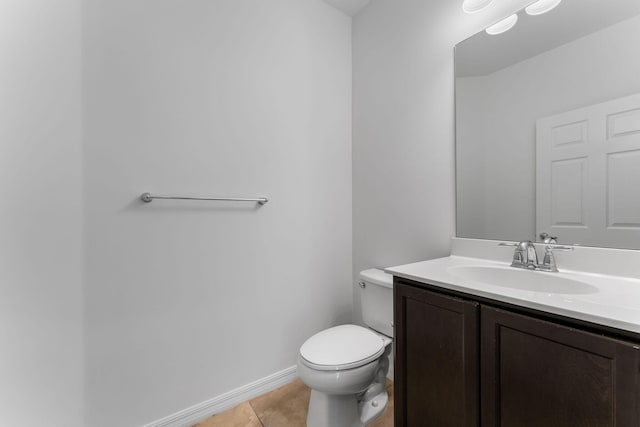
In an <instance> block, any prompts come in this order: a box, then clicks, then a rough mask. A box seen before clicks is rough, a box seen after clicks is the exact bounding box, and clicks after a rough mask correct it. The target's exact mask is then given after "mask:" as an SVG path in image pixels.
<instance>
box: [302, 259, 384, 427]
mask: <svg viewBox="0 0 640 427" xmlns="http://www.w3.org/2000/svg"><path fill="white" fill-rule="evenodd" d="M359 285H360V297H361V298H360V300H361V307H362V317H363V320H364V323H365V325H367V326H368V327H367V328H365V327H362V326H358V325H341V326H336V327H333V328H329V329H326V330H324V331H321V332H318V333H317V334H315V335H314V336H312V337H311V338H309V339H308V340H307V341H305V343H304V344H302V347H300V352H299V354H298V376H299V377H300V379H301V380H302V381H303V382H304V383H305V384H306V385H307V386H308V387H309V388H310V389H311V397H310V399H309V413H308V415H307V427H364V426H366V425H368V424H370V423H371V422H373V421H374V420H375V419H376V418H378V417H379V416H380V415H382V413H383V412H384V410H385V408H386V407H387V403H388V401H389V396H388V394H387V390H386V377H387V374H388V372H389V366H390V363H391V361H390V356H391V354H392V337H393V277H392V276H391V275H389V274H387V273H385V272H383V271H382V270H377V269H371V270H365V271H363V272H361V273H360V281H359Z"/></svg>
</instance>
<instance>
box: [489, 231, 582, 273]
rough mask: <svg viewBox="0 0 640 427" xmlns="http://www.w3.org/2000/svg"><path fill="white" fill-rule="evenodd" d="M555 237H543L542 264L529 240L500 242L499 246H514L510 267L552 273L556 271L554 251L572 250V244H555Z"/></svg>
mask: <svg viewBox="0 0 640 427" xmlns="http://www.w3.org/2000/svg"><path fill="white" fill-rule="evenodd" d="M556 239H557V238H556V237H551V236H547V237H545V239H544V243H545V244H546V246H545V252H544V258H543V259H542V264H539V263H538V253H537V252H536V246H535V244H534V243H533V242H532V241H530V240H524V241H522V242H519V243H500V244H499V246H515V248H516V249H515V251H514V252H513V262H512V263H511V267H515V268H524V269H526V270H537V271H548V272H552V273H557V272H558V265H557V264H556V257H555V256H554V255H553V252H554V251H572V250H573V247H572V246H562V245H558V244H557V240H556Z"/></svg>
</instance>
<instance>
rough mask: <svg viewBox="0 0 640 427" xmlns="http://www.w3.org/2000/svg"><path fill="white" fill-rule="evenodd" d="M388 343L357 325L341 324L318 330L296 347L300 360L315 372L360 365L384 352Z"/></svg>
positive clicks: (371, 360) (351, 367)
mask: <svg viewBox="0 0 640 427" xmlns="http://www.w3.org/2000/svg"><path fill="white" fill-rule="evenodd" d="M387 344H388V342H385V340H384V339H383V338H382V337H381V336H380V335H378V334H376V333H375V332H373V331H371V330H369V329H367V328H363V327H362V326H357V325H341V326H336V327H334V328H330V329H326V330H324V331H322V332H318V333H317V334H315V335H314V336H312V337H311V338H309V339H308V340H307V341H305V343H304V344H303V345H302V347H300V361H301V362H302V363H303V364H304V365H306V366H307V367H309V368H311V369H315V370H319V371H339V370H345V369H354V368H358V367H360V366H364V365H366V364H367V363H371V362H373V361H375V360H376V359H378V358H379V357H380V356H382V354H383V353H384V350H385V346H386V345H387Z"/></svg>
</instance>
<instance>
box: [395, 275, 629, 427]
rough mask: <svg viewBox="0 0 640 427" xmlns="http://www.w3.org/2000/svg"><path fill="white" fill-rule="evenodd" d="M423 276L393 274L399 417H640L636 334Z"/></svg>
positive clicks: (503, 421) (408, 421)
mask: <svg viewBox="0 0 640 427" xmlns="http://www.w3.org/2000/svg"><path fill="white" fill-rule="evenodd" d="M425 286H426V287H427V288H428V289H429V290H427V289H425V288H423V287H421V286H420V285H415V284H413V282H411V283H403V282H402V281H399V280H396V283H395V291H394V297H395V300H394V310H395V311H394V318H395V351H396V359H395V363H396V371H395V393H396V394H395V425H396V427H403V426H406V427H447V426H456V427H463V426H464V427H466V426H482V427H640V393H639V391H640V346H639V345H638V344H637V343H634V342H633V341H635V340H633V339H627V338H626V337H625V338H623V339H620V338H619V337H611V336H606V335H604V334H601V333H598V332H597V331H594V330H589V331H586V330H583V329H581V328H577V327H575V326H574V325H571V324H570V323H569V324H568V323H563V322H561V321H559V320H558V318H557V316H554V317H553V318H547V317H545V315H544V313H540V316H536V313H527V314H522V313H519V312H517V309H515V308H514V310H511V309H510V308H509V307H507V308H505V307H504V306H499V307H496V306H494V305H492V304H491V301H486V300H474V299H473V296H469V295H461V294H460V295H458V294H457V293H455V292H452V291H446V292H445V291H443V292H442V293H440V292H438V291H437V290H434V289H435V287H433V286H427V285H425ZM497 305H499V303H497ZM639 341H640V340H639Z"/></svg>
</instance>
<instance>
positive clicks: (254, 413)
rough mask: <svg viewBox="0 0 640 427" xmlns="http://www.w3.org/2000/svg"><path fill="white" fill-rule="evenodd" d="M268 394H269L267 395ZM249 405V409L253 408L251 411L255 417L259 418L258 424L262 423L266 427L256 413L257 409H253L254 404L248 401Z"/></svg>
mask: <svg viewBox="0 0 640 427" xmlns="http://www.w3.org/2000/svg"><path fill="white" fill-rule="evenodd" d="M270 393H273V392H270ZM267 394H269V393H267ZM247 403H248V404H249V407H250V408H251V411H252V412H253V415H255V416H256V418H257V420H258V422H259V423H260V425H261V426H262V427H264V423H263V422H262V420H261V419H260V417H259V416H258V413H257V412H256V408H254V407H253V403H251V400H248V401H247Z"/></svg>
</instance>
